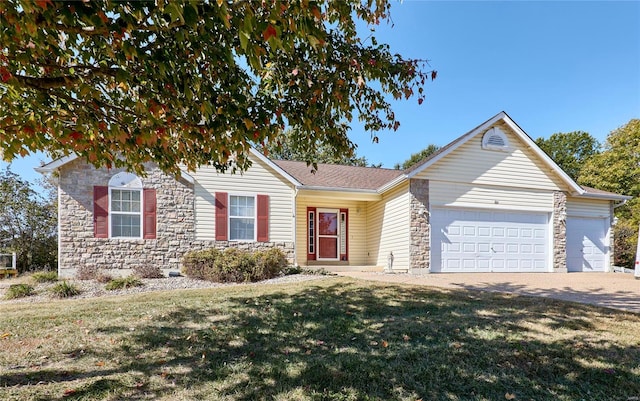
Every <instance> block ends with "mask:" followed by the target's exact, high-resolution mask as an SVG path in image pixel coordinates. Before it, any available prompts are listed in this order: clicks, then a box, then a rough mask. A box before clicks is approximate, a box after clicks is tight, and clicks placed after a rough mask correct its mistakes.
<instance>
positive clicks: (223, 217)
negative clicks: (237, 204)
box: [216, 192, 228, 241]
mask: <svg viewBox="0 0 640 401" xmlns="http://www.w3.org/2000/svg"><path fill="white" fill-rule="evenodd" d="M227 202H228V197H227V193H226V192H216V241H226V240H227V231H228V230H227Z"/></svg>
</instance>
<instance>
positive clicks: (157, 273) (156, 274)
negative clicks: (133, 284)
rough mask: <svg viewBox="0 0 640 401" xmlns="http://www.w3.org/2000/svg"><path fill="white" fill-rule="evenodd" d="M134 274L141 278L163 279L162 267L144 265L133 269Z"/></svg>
mask: <svg viewBox="0 0 640 401" xmlns="http://www.w3.org/2000/svg"><path fill="white" fill-rule="evenodd" d="M133 274H134V275H135V276H136V277H139V278H163V277H164V274H162V270H160V266H152V265H142V266H136V267H134V268H133Z"/></svg>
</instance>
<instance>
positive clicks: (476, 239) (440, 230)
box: [431, 208, 551, 273]
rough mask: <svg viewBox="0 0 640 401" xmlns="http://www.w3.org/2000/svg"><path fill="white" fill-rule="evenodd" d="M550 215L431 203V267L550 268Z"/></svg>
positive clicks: (437, 269)
mask: <svg viewBox="0 0 640 401" xmlns="http://www.w3.org/2000/svg"><path fill="white" fill-rule="evenodd" d="M550 249H551V247H550V246H549V214H548V213H523V212H497V211H486V210H472V209H451V208H433V210H432V211H431V271H433V272H443V273H445V272H546V271H549V266H550V263H551V260H550V256H549V254H550Z"/></svg>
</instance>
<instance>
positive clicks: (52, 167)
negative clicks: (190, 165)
mask: <svg viewBox="0 0 640 401" xmlns="http://www.w3.org/2000/svg"><path fill="white" fill-rule="evenodd" d="M77 158H78V155H76V154H71V155H68V156H64V157H61V158H59V159H56V160H53V161H51V162H49V163H47V164H45V165H43V166H40V167H35V168H34V170H35V171H36V172H38V173H40V174H50V173H53V172H54V171H56V170H57V169H59V168H60V167H62V166H64V165H65V164H67V163H70V162H72V161H74V160H76V159H77ZM180 178H182V179H183V180H185V181H186V182H187V183H189V184H193V183H195V182H196V180H195V178H193V176H192V175H191V174H189V173H187V172H186V171H185V170H184V169H182V168H181V169H180Z"/></svg>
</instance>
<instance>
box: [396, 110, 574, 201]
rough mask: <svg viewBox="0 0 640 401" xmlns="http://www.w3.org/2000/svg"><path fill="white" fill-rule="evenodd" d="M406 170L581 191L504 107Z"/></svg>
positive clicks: (507, 184) (416, 175)
mask: <svg viewBox="0 0 640 401" xmlns="http://www.w3.org/2000/svg"><path fill="white" fill-rule="evenodd" d="M407 173H408V177H409V178H419V179H428V180H436V181H448V182H458V183H469V184H474V185H491V186H499V187H513V188H529V189H536V190H544V191H565V192H568V193H571V194H576V195H577V194H581V193H583V192H584V191H583V190H582V188H580V186H578V185H577V184H576V183H575V182H574V181H573V180H572V179H571V178H570V177H569V176H568V175H567V174H566V173H565V172H564V171H562V169H561V168H560V167H558V165H557V164H555V163H554V162H553V161H552V160H551V159H550V158H549V157H548V156H547V155H546V154H545V153H544V152H543V151H542V150H540V148H539V147H538V146H537V145H536V144H535V142H534V141H533V140H532V139H531V138H530V137H529V136H528V135H527V134H526V133H525V132H524V131H522V129H520V128H519V127H518V126H517V124H515V122H513V120H511V118H509V116H508V115H507V114H506V113H504V112H502V113H499V114H498V115H496V116H494V117H493V118H492V119H490V120H488V121H487V122H485V123H484V124H482V125H480V126H479V127H477V128H475V129H474V130H472V131H470V132H468V133H467V134H465V135H463V136H461V137H460V138H458V139H457V140H455V141H453V142H452V143H450V144H449V145H447V146H445V147H444V148H442V149H441V151H440V152H439V153H438V154H436V155H434V157H432V158H430V159H428V160H426V161H425V162H424V163H422V164H421V165H419V166H416V167H415V168H413V169H412V171H408V172H407Z"/></svg>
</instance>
